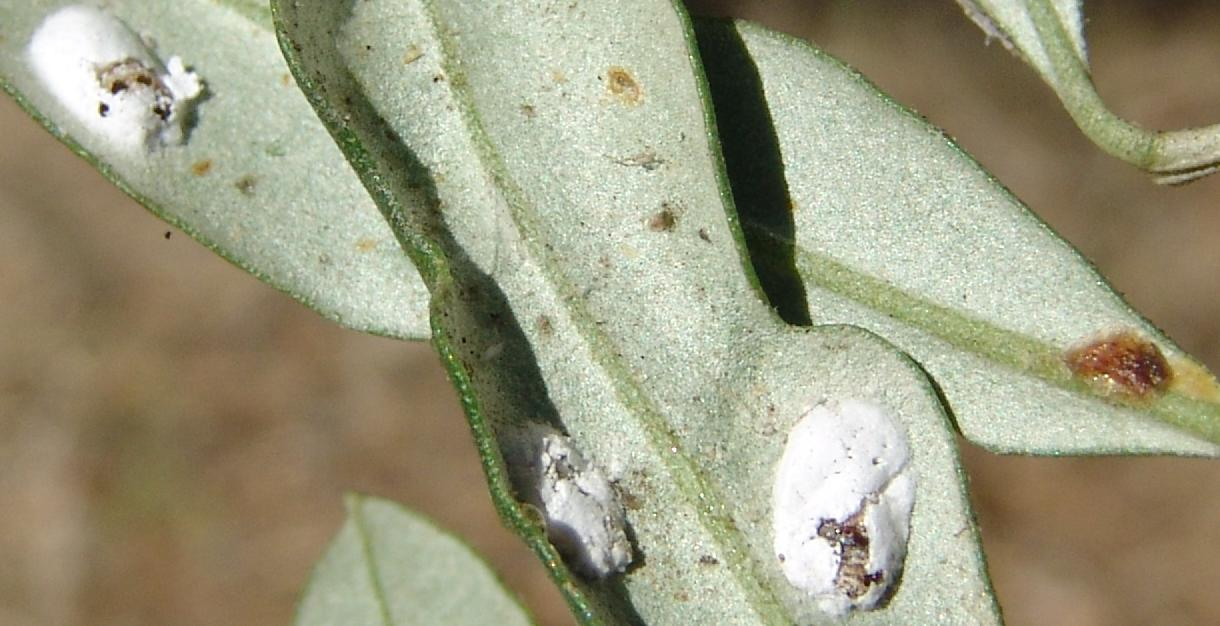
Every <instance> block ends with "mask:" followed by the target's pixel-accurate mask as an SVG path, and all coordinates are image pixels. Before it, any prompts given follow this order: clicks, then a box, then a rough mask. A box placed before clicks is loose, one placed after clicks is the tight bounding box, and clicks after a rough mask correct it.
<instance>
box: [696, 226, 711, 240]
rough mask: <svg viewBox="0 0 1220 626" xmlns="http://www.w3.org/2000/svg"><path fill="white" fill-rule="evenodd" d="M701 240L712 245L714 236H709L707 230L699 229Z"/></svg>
mask: <svg viewBox="0 0 1220 626" xmlns="http://www.w3.org/2000/svg"><path fill="white" fill-rule="evenodd" d="M699 238H700V239H702V240H704V241H706V242H708V243H712V236H711V235H709V234H707V229H706V228H700V229H699Z"/></svg>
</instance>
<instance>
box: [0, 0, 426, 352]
mask: <svg viewBox="0 0 1220 626" xmlns="http://www.w3.org/2000/svg"><path fill="white" fill-rule="evenodd" d="M72 4H76V3H73V2H65V1H63V0H29V1H25V0H23V1H21V2H6V3H2V4H0V24H3V25H4V37H3V38H0V84H2V85H3V87H4V89H5V90H6V91H7V92H8V93H9V94H10V95H12V96H13V97H14V98H16V100H17V101H18V102H19V103H20V104H21V106H22V107H24V108H25V109H26V110H27V111H29V112H30V113H31V115H33V116H34V117H35V118H36V119H38V121H40V122H41V123H42V124H43V125H44V126H45V127H46V128H47V130H48V131H50V132H51V134H53V135H55V136H56V137H57V138H59V139H60V140H61V141H63V142H64V143H65V144H66V145H67V146H68V147H69V148H70V149H72V150H73V151H74V152H76V153H77V154H79V155H80V156H81V157H83V158H84V159H86V160H87V161H89V162H90V163H91V164H93V165H94V166H95V167H97V168H98V169H99V170H100V171H101V172H102V173H103V174H104V175H105V176H106V177H107V178H108V179H110V180H111V181H112V182H114V183H115V184H116V185H117V186H118V187H119V188H121V189H122V190H123V191H125V192H126V193H128V194H129V195H131V196H132V197H133V198H135V199H136V200H137V201H139V202H140V203H141V204H143V205H144V206H146V207H148V208H149V210H150V211H152V212H153V213H154V214H156V215H157V216H158V217H160V218H162V219H164V220H165V221H167V222H169V223H171V224H173V225H174V226H176V227H178V228H180V229H182V230H183V231H184V232H186V233H187V234H188V235H190V236H191V237H193V238H195V239H196V240H198V241H199V242H200V243H202V244H203V245H204V246H206V247H208V248H209V249H211V250H213V251H214V252H216V253H217V254H219V255H221V256H223V257H224V258H226V259H228V260H229V261H231V262H232V263H234V264H235V265H237V266H239V267H241V268H242V269H244V270H246V271H248V272H250V273H251V274H254V275H255V276H257V277H258V278H259V279H261V280H263V281H265V282H267V283H269V284H271V285H272V286H274V287H275V288H277V289H279V290H281V291H284V292H287V293H288V294H290V295H291V296H292V297H294V298H296V299H297V300H300V301H301V302H302V303H303V304H305V305H306V306H308V307H310V308H312V309H314V310H316V311H318V312H319V313H321V314H322V315H324V316H326V317H327V318H329V319H332V320H334V321H336V322H339V323H340V324H342V325H344V326H347V327H349V328H353V329H356V330H361V331H366V332H371V333H374V334H379V335H386V336H390V337H398V338H404V339H410V338H423V337H427V336H428V334H429V330H428V322H427V317H425V315H424V314H425V312H426V307H427V290H426V289H424V287H423V284H422V283H421V282H420V281H419V279H418V276H417V271H416V270H415V268H414V267H412V265H411V263H410V260H409V259H408V258H407V257H406V255H404V254H403V252H402V250H401V249H400V248H399V246H398V244H397V242H396V241H395V239H394V235H393V233H392V232H391V231H390V229H389V227H388V226H387V224H386V223H385V220H383V219H382V218H381V215H380V213H379V212H378V210H377V207H376V205H374V204H373V202H372V200H371V199H370V198H369V196H368V193H367V192H365V190H364V188H363V187H362V186H361V185H360V182H359V179H358V178H357V177H356V176H355V175H353V173H352V170H351V166H350V165H348V164H347V162H346V161H345V159H344V158H343V154H342V153H341V152H340V151H339V150H338V149H337V147H336V146H335V145H334V142H333V141H331V139H330V137H329V136H328V135H327V133H326V131H325V129H324V128H322V126H321V124H320V123H319V122H318V120H317V118H316V116H315V115H314V114H313V112H312V111H311V110H310V107H309V104H308V103H307V102H306V100H305V98H304V97H302V94H301V92H300V90H298V89H297V88H296V85H295V84H294V83H293V81H292V78H291V76H290V74H289V72H288V68H287V66H286V65H285V64H284V60H283V57H282V55H281V54H280V53H279V49H278V47H277V45H276V41H275V37H274V34H273V33H272V32H271V29H270V21H269V14H268V12H267V10H266V5H265V3H263V6H262V7H261V11H260V7H258V6H257V5H256V4H255V3H253V2H250V1H249V0H244V1H243V0H231V1H230V2H228V3H226V4H227V6H221V5H218V4H217V3H215V2H212V1H210V0H185V1H183V2H175V3H173V6H172V10H170V9H169V8H167V6H168V5H164V4H162V3H155V2H152V3H150V2H143V1H138V2H137V1H130V0H127V1H114V2H107V3H106V7H105V8H106V10H107V11H110V12H112V13H113V14H114V15H115V16H116V17H118V18H119V19H121V20H122V21H123V22H124V23H125V24H126V25H127V27H128V28H129V29H130V30H132V31H133V32H136V33H139V34H142V35H144V36H145V38H146V39H148V40H151V41H154V42H155V47H154V49H153V51H154V52H155V53H156V54H157V56H159V57H160V59H161V61H162V62H166V61H167V60H168V58H169V57H170V56H175V55H176V56H179V57H181V58H182V60H183V62H184V63H185V64H186V66H187V67H188V68H189V69H191V70H193V71H195V72H196V73H197V74H198V75H199V76H200V77H201V78H202V80H203V83H204V89H205V91H204V94H203V96H202V99H201V101H200V103H199V105H198V107H197V108H196V111H195V113H194V119H193V121H192V122H191V123H190V125H189V129H188V130H189V135H188V140H187V141H186V143H185V144H184V145H182V146H171V147H166V148H162V149H160V150H156V151H154V152H152V153H145V152H137V153H134V154H133V153H130V152H125V151H122V150H119V149H117V148H116V147H115V146H113V145H109V144H108V143H107V142H105V141H104V140H102V139H101V138H100V137H99V136H97V135H95V134H93V133H92V132H90V131H89V130H88V127H87V126H85V125H84V124H83V123H82V122H81V121H80V120H78V119H76V118H74V117H72V116H71V115H70V114H69V113H68V112H67V110H66V109H65V107H64V106H63V104H62V103H60V102H57V101H56V100H55V99H54V98H53V97H52V95H51V94H50V93H49V92H48V90H47V88H46V86H45V85H44V84H43V82H42V81H41V80H40V79H39V77H37V76H35V75H33V74H32V73H31V69H30V65H29V63H28V59H27V55H26V42H28V41H29V40H30V37H31V35H32V33H33V32H34V30H35V29H36V28H37V27H38V25H39V24H40V23H41V22H42V20H43V19H44V18H45V17H46V16H48V15H50V14H51V13H53V12H55V11H56V10H57V9H59V8H60V7H63V6H67V5H72Z"/></svg>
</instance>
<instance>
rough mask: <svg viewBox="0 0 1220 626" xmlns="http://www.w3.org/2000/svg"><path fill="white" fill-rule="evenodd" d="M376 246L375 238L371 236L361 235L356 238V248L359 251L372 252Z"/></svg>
mask: <svg viewBox="0 0 1220 626" xmlns="http://www.w3.org/2000/svg"><path fill="white" fill-rule="evenodd" d="M376 247H377V240H376V239H373V238H372V237H361V238H360V239H357V240H356V250H358V251H360V252H372V251H373V249H375V248H376Z"/></svg>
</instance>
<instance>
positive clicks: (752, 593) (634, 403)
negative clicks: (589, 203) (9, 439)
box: [422, 1, 793, 625]
mask: <svg viewBox="0 0 1220 626" xmlns="http://www.w3.org/2000/svg"><path fill="white" fill-rule="evenodd" d="M431 5H432V3H431V2H429V1H424V2H423V3H422V6H423V7H424V13H425V15H426V16H427V19H428V20H429V21H430V24H429V26H430V27H431V28H432V31H433V36H435V37H436V39H437V41H439V42H440V43H441V49H442V54H441V61H440V63H441V65H442V67H443V68H444V69H445V71H446V72H447V73H449V74H450V76H453V77H456V76H459V75H460V74H461V70H460V68H457V67H455V66H454V61H455V59H456V58H457V57H456V55H455V54H454V48H455V42H454V41H453V40H452V38H450V37H448V36H446V33H449V32H450V31H449V30H447V29H445V28H443V27H442V24H441V20H440V19H439V18H438V16H437V15H436V13H435V11H434V10H433V9H432V6H431ZM687 41H688V46H689V41H690V39H688V40H687ZM448 84H449V85H450V90H451V93H452V94H453V96H454V99H455V100H456V101H457V102H458V103H459V105H460V108H461V109H462V112H463V115H461V119H462V121H463V122H464V124H463V127H464V130H465V131H466V134H467V136H468V138H469V139H470V141H471V143H472V144H473V145H475V146H476V147H477V148H479V150H478V154H477V157H476V158H477V159H478V161H479V164H480V166H481V168H482V169H483V170H485V171H486V172H488V173H490V174H491V176H492V177H493V179H494V180H495V181H496V185H497V187H498V188H499V191H500V193H502V194H503V196H504V198H505V200H506V202H505V204H506V206H507V207H508V208H509V212H510V215H511V217H512V220H513V224H514V226H515V227H516V228H517V230H518V232H519V233H520V234H521V237H520V239H521V241H522V242H523V245H524V246H525V248H526V250H527V251H528V253H529V256H530V257H531V258H532V259H533V260H534V262H535V263H537V264H538V265H539V268H540V270H541V271H540V274H541V275H542V276H543V277H544V279H545V280H546V281H547V284H548V285H549V286H550V288H551V289H552V291H553V292H555V293H557V294H561V297H560V298H558V299H557V300H558V301H560V302H563V303H565V304H566V306H567V309H568V313H569V316H570V319H571V320H572V322H573V326H574V327H575V328H576V329H577V331H578V332H579V334H580V337H581V339H582V340H583V341H584V343H585V345H587V346H589V353H590V355H591V358H592V360H593V363H594V364H595V365H596V366H597V367H599V368H600V369H602V370H603V371H604V372H605V373H606V374H607V375H608V378H609V379H610V380H611V381H613V383H614V385H613V388H614V392H615V396H616V397H617V398H618V400H619V401H620V402H621V403H622V405H623V406H624V407H625V408H626V409H627V410H628V411H629V412H630V413H631V414H632V415H634V416H635V417H636V418H637V423H639V424H642V425H643V426H644V432H645V433H646V434H647V436H648V441H649V443H650V444H651V445H652V448H653V452H654V455H653V456H654V458H659V459H661V462H662V463H663V464H665V465H666V467H667V469H668V470H669V472H670V473H671V474H672V475H673V476H674V477H675V478H676V479H677V481H678V482H677V484H676V485H675V487H676V490H677V491H678V492H679V493H682V494H683V495H684V496H685V498H686V499H687V502H688V506H687V508H688V510H692V511H694V512H695V515H696V517H697V518H698V520H699V522H700V524H701V525H702V526H703V527H704V528H705V529H706V530H707V532H708V533H709V534H710V535H711V536H712V537H713V538H714V539H715V540H716V541H717V542H719V543H720V544H721V548H722V549H721V554H723V557H724V558H722V562H725V563H727V564H728V565H729V567H730V570H731V571H732V572H733V575H734V577H735V578H736V579H737V580H738V583H739V585H740V588H741V590H742V592H743V593H744V594H745V596H746V597H747V598H748V600H749V602H750V605H751V607H752V608H753V610H754V612H755V614H756V615H758V616H759V617H760V618H761V619H762V620H764V621H765V622H766V623H774V624H777V625H778V624H788V623H792V620H793V618H792V617H791V616H788V615H785V614H784V612H783V611H782V610H781V609H780V608H779V607H780V604H779V602H778V601H777V599H776V598H775V597H774V596H773V595H772V594H771V593H770V592H769V591H768V590H767V587H766V586H765V585H764V584H762V582H761V581H762V580H763V578H762V576H761V575H760V574H759V572H757V571H756V569H755V567H754V565H753V564H752V563H751V561H750V559H749V557H748V556H746V555H748V554H750V551H749V549H748V546H746V545H745V543H744V542H742V541H740V540H738V539H737V537H740V536H741V531H739V530H738V529H737V528H736V525H735V524H734V523H733V521H732V520H731V519H729V518H728V517H727V516H723V515H713V514H712V513H711V512H710V511H712V510H727V508H728V507H727V506H726V505H725V504H724V503H725V502H726V500H725V498H724V497H723V496H722V495H721V493H720V490H719V489H718V488H716V487H715V485H714V484H713V483H712V482H711V481H710V480H709V479H708V477H707V476H706V474H705V472H703V471H702V469H701V468H700V467H699V466H698V464H697V463H695V461H694V460H693V459H692V458H691V457H690V456H689V455H688V454H687V453H686V452H684V451H683V446H682V445H681V442H680V440H679V439H678V437H677V436H676V435H675V434H674V433H673V432H672V431H671V430H670V429H669V427H668V424H667V423H666V421H665V419H664V417H663V413H662V411H661V410H660V407H659V406H657V404H656V402H655V401H654V400H652V399H651V398H650V397H649V395H648V394H647V393H646V392H645V391H644V385H643V384H642V383H641V382H640V381H639V380H637V379H636V378H635V377H634V376H632V374H631V371H630V368H629V367H628V366H627V365H626V364H625V363H624V362H623V361H622V359H618V358H615V357H614V355H615V354H616V353H617V352H616V351H615V350H614V349H613V348H612V347H611V346H612V345H613V342H612V341H611V340H610V338H609V337H608V335H607V334H606V333H605V332H604V331H602V330H601V329H600V328H599V327H598V325H597V323H596V320H595V318H594V316H592V315H591V314H590V313H589V311H588V310H587V309H586V307H585V306H584V305H583V302H584V300H583V298H581V297H578V296H579V294H580V291H579V290H578V289H576V288H575V286H574V285H573V284H571V283H570V282H569V281H568V279H567V278H566V276H565V275H564V273H563V272H562V270H561V269H560V267H559V262H558V259H557V255H555V254H551V253H549V252H548V251H547V249H546V246H545V244H544V241H545V239H544V238H543V237H541V236H539V235H540V234H541V233H542V232H543V230H544V229H542V228H541V227H540V226H539V225H538V224H539V223H540V221H541V220H540V219H539V217H538V213H537V211H536V210H535V209H534V207H533V206H532V204H531V203H529V202H528V201H527V200H526V199H525V197H526V196H525V194H524V193H522V192H521V191H520V190H519V188H518V187H517V186H516V185H515V184H514V182H513V181H512V179H511V177H510V176H509V174H508V172H507V168H505V167H504V162H503V159H502V158H501V156H500V154H499V152H498V151H497V150H496V149H495V147H494V146H493V145H492V143H491V141H490V140H489V138H488V135H487V133H486V131H484V129H483V124H482V120H481V118H480V117H479V115H478V114H477V112H476V108H475V105H474V103H473V98H472V97H471V94H470V93H469V91H468V90H467V89H465V88H464V85H466V81H464V80H451V81H448ZM702 105H703V106H704V107H705V108H706V107H708V106H710V104H709V103H708V102H706V98H704V102H702ZM675 451H676V452H675ZM709 503H711V504H709Z"/></svg>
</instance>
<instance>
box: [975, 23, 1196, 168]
mask: <svg viewBox="0 0 1220 626" xmlns="http://www.w3.org/2000/svg"><path fill="white" fill-rule="evenodd" d="M958 4H960V5H961V6H962V9H963V10H965V12H966V14H967V15H968V16H970V18H971V19H972V20H974V22H975V23H976V24H978V25H979V27H980V28H982V29H983V31H984V32H985V33H987V35H988V36H989V37H995V38H996V39H998V40H999V41H1000V42H1001V43H1003V44H1004V46H1005V47H1006V48H1008V49H1009V50H1011V51H1013V52H1014V53H1016V54H1017V55H1018V56H1020V57H1021V58H1022V59H1024V60H1025V62H1026V63H1028V64H1029V65H1030V66H1032V67H1033V68H1034V70H1036V71H1037V72H1038V74H1039V75H1041V76H1042V80H1044V81H1046V84H1048V85H1050V87H1051V88H1052V89H1054V90H1055V93H1056V94H1058V95H1059V99H1060V100H1061V101H1063V105H1064V106H1065V107H1066V108H1067V110H1068V113H1070V114H1071V116H1072V119H1074V120H1075V121H1076V124H1077V125H1078V126H1079V127H1080V129H1081V130H1082V131H1084V134H1085V135H1087V136H1088V137H1089V139H1091V140H1093V142H1094V143H1096V144H1097V145H1098V147H1100V148H1101V149H1103V150H1105V151H1106V152H1108V153H1110V154H1112V155H1114V156H1116V157H1118V158H1120V159H1122V160H1124V161H1126V162H1128V163H1130V164H1132V165H1135V166H1136V167H1139V168H1141V169H1144V170H1146V171H1149V172H1151V173H1153V174H1156V175H1157V182H1159V183H1167V184H1178V183H1185V182H1189V181H1191V180H1194V179H1196V178H1201V177H1203V176H1206V175H1208V174H1211V173H1213V172H1215V171H1216V170H1218V169H1220V124H1213V125H1211V126H1205V127H1200V128H1187V129H1183V130H1174V131H1152V130H1147V129H1143V128H1140V127H1138V126H1135V125H1134V124H1131V123H1130V122H1127V121H1126V120H1123V119H1121V118H1119V117H1118V116H1116V115H1115V114H1114V113H1113V112H1111V111H1110V109H1109V108H1108V107H1106V105H1105V103H1104V102H1102V100H1101V96H1100V95H1098V93H1097V89H1096V88H1095V87H1094V86H1093V81H1092V78H1091V76H1090V74H1089V62H1088V54H1087V50H1086V45H1085V37H1084V18H1083V17H1082V15H1081V7H1080V5H1081V2H1080V0H958Z"/></svg>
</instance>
